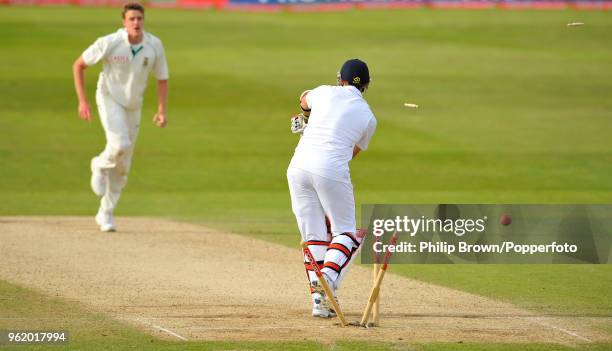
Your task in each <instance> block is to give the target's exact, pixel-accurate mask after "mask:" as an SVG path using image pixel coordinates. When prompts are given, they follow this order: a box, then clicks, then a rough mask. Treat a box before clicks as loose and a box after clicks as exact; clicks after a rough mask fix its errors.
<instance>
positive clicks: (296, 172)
mask: <svg viewBox="0 0 612 351" xmlns="http://www.w3.org/2000/svg"><path fill="white" fill-rule="evenodd" d="M369 83H370V74H369V70H368V66H367V65H366V63H365V62H363V61H361V60H358V59H352V60H348V61H346V62H345V63H344V65H343V66H342V68H341V70H340V72H339V75H338V86H330V85H322V86H319V87H317V88H315V89H313V90H307V91H305V92H304V93H302V95H301V96H300V106H301V108H302V110H303V111H304V114H303V116H300V117H294V118H293V119H292V123H291V129H292V131H293V132H294V133H298V132H299V133H302V132H303V135H302V137H301V138H300V141H299V143H298V145H297V147H296V149H295V153H294V155H293V158H292V159H291V163H290V165H289V169H288V170H287V179H288V182H289V192H290V194H291V207H292V209H293V213H294V214H295V218H296V219H297V223H298V227H299V230H300V234H301V236H302V240H303V241H305V242H306V244H307V245H308V248H309V249H310V251H311V252H312V254H313V256H314V259H315V260H316V261H317V262H316V264H317V265H318V266H319V267H320V268H321V271H322V272H323V274H324V277H325V279H326V280H327V282H328V283H329V286H330V287H331V289H332V290H333V291H334V295H335V291H336V289H337V288H338V287H339V285H340V282H341V280H342V278H343V276H344V274H345V273H346V270H347V268H348V266H349V264H350V262H351V258H353V257H354V255H355V253H356V251H357V249H358V248H359V246H360V245H361V241H362V239H363V237H362V235H360V234H359V233H358V232H357V231H356V224H355V198H354V195H353V184H352V183H351V177H350V172H349V162H350V161H351V160H352V159H353V158H355V156H357V154H358V153H359V152H360V151H361V150H365V149H367V147H368V144H369V142H370V139H371V138H372V135H373V134H374V131H375V130H376V118H375V117H374V114H373V113H372V110H371V109H370V106H369V105H368V103H367V102H366V101H365V100H364V98H363V94H364V93H365V92H366V90H367V88H368V85H369ZM304 117H306V118H307V119H306V118H304ZM326 215H327V217H328V218H329V222H330V224H331V233H332V235H331V238H330V239H331V241H330V239H328V235H327V229H326V226H325V217H326ZM304 265H305V268H306V273H307V276H308V280H309V283H310V287H311V289H310V292H311V297H312V303H313V307H312V315H313V316H315V317H324V318H326V317H333V316H335V311H334V310H333V309H332V308H330V304H329V303H328V301H327V299H329V298H336V296H333V297H331V296H327V297H326V296H325V295H324V293H323V291H322V289H321V286H320V284H319V283H318V278H317V276H316V274H315V272H314V271H313V269H312V267H311V266H310V263H309V262H308V261H307V259H306V258H304Z"/></svg>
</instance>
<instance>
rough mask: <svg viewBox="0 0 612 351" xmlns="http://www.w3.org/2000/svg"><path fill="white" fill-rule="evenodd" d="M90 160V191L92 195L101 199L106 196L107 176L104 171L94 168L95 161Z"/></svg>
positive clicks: (93, 159) (94, 159)
mask: <svg viewBox="0 0 612 351" xmlns="http://www.w3.org/2000/svg"><path fill="white" fill-rule="evenodd" d="M97 158H98V157H94V158H92V159H91V164H90V165H91V190H93V192H94V194H96V195H98V196H100V197H102V196H104V194H106V185H107V183H108V180H107V179H108V174H107V172H105V171H104V170H102V169H100V168H98V167H96V159H97Z"/></svg>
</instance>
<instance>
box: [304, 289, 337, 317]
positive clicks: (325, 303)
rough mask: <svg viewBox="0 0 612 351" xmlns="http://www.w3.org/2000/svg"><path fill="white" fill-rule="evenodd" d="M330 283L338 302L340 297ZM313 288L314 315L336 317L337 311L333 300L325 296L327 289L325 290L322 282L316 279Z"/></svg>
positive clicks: (334, 297)
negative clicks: (332, 302)
mask: <svg viewBox="0 0 612 351" xmlns="http://www.w3.org/2000/svg"><path fill="white" fill-rule="evenodd" d="M326 280H327V279H326ZM328 285H329V287H330V289H332V291H333V294H334V296H333V299H335V300H336V302H338V298H337V297H336V296H335V295H336V292H335V289H334V288H333V287H332V285H330V284H328ZM312 288H313V290H314V292H313V293H312V295H311V297H312V316H313V317H319V318H332V317H335V316H336V311H334V308H333V306H332V304H331V302H330V301H329V300H328V298H327V297H326V296H325V290H323V287H322V286H321V284H319V282H318V281H316V280H315V281H313V282H312Z"/></svg>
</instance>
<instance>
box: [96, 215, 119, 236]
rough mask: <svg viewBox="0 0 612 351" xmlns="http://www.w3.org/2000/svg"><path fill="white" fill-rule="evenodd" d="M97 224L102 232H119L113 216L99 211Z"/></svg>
mask: <svg viewBox="0 0 612 351" xmlns="http://www.w3.org/2000/svg"><path fill="white" fill-rule="evenodd" d="M96 223H97V224H98V225H99V226H100V231H101V232H114V231H116V230H117V227H116V226H115V222H114V221H113V214H112V213H106V212H102V211H98V214H97V215H96Z"/></svg>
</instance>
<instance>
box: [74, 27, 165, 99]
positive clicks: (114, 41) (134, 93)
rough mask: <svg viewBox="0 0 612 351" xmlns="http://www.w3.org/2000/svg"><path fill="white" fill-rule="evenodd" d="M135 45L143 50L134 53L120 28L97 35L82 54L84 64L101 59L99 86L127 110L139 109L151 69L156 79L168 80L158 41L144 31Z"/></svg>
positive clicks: (163, 57) (160, 45) (162, 53)
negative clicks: (98, 36) (140, 39)
mask: <svg viewBox="0 0 612 351" xmlns="http://www.w3.org/2000/svg"><path fill="white" fill-rule="evenodd" d="M137 45H138V46H140V45H141V46H142V49H140V51H138V52H137V53H136V54H134V53H133V51H132V47H131V46H130V42H129V41H128V33H127V31H126V30H125V29H124V28H121V29H119V30H118V31H116V32H115V33H112V34H109V35H107V36H104V37H101V38H98V40H96V41H95V43H93V44H92V45H91V46H90V47H89V48H87V50H85V51H84V52H83V55H82V57H83V61H84V62H85V64H86V65H87V66H92V65H95V64H96V63H98V62H100V61H101V60H102V61H103V63H104V68H103V70H102V72H101V73H100V78H99V79H98V89H104V90H105V91H106V92H108V93H109V94H110V96H111V97H112V98H113V100H115V101H116V102H117V103H119V104H120V105H122V106H123V107H125V108H128V109H139V108H141V106H142V99H143V95H144V91H145V88H146V87H147V78H148V77H149V73H150V72H151V71H153V73H154V74H155V77H156V78H157V79H158V80H165V79H168V63H167V62H166V54H165V52H164V46H163V45H162V42H161V40H159V39H158V38H157V37H155V36H154V35H152V34H149V33H146V32H145V33H144V35H143V39H142V42H141V43H140V44H137Z"/></svg>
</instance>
